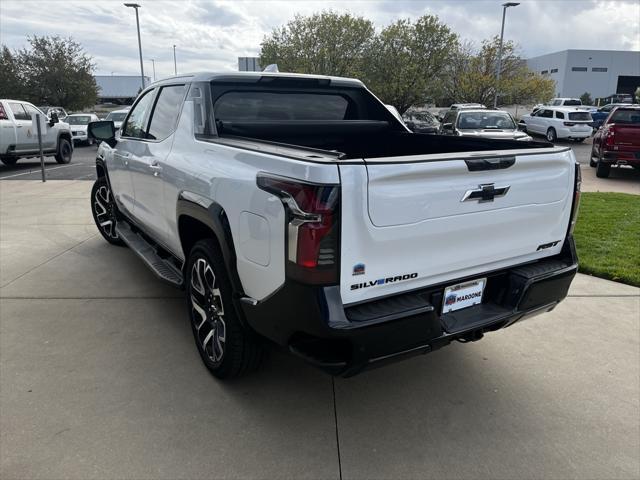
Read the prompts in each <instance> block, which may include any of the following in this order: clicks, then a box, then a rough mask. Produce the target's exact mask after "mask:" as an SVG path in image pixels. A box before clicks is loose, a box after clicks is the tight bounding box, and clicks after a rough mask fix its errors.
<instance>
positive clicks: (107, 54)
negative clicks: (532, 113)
mask: <svg viewBox="0 0 640 480" xmlns="http://www.w3.org/2000/svg"><path fill="white" fill-rule="evenodd" d="M137 2H138V3H140V4H141V5H142V8H141V9H140V24H141V30H142V48H143V55H144V59H145V73H148V74H149V75H150V74H151V60H150V59H152V58H153V59H155V63H156V74H157V76H158V78H161V77H163V76H167V75H171V74H173V53H172V52H173V49H172V45H174V44H176V45H177V56H178V71H179V72H187V71H196V70H235V69H236V68H237V57H238V56H253V55H257V53H258V52H259V50H260V42H261V41H262V39H263V38H264V35H265V34H267V33H268V32H270V31H271V30H272V29H273V28H274V27H277V26H280V25H282V24H284V23H286V22H287V21H288V20H289V19H291V18H292V17H293V16H294V15H295V14H296V13H300V14H303V15H306V14H311V13H314V12H317V11H321V10H323V9H324V10H328V9H330V10H334V11H338V12H350V13H352V14H356V15H361V16H364V17H367V18H369V19H371V20H372V21H373V22H374V23H375V24H376V26H377V27H378V28H382V27H384V26H385V25H387V24H388V23H390V22H392V21H394V20H397V19H399V18H416V17H419V16H420V15H424V14H427V13H428V14H435V15H438V16H439V17H440V19H441V20H442V21H443V22H445V23H446V24H448V25H449V26H450V27H451V28H452V29H453V30H454V31H455V32H457V33H458V34H459V35H460V36H461V38H462V39H465V40H470V41H472V42H475V43H479V42H480V41H481V40H482V39H485V38H488V37H491V36H493V35H497V34H499V33H500V21H501V13H502V7H501V4H502V3H503V2H504V0H502V1H493V0H430V1H426V0H397V1H394V0H351V1H321V2H319V1H300V0H298V1H293V0H291V1H289V0H277V1H275V0H274V1H268V0H263V1H256V0H253V1H242V0H236V1H218V0H207V1H205V0H202V1H195V0H193V1H191V0H174V1H168V0H137ZM33 34H37V35H44V34H49V35H61V36H72V37H73V38H74V39H76V40H77V41H79V42H80V43H82V44H83V46H84V47H85V49H86V50H87V52H88V53H90V54H91V55H93V56H94V58H95V61H96V65H97V69H96V72H97V73H99V74H107V75H108V74H110V73H111V72H113V73H114V74H133V75H135V74H137V73H138V72H139V63H138V50H137V38H136V28H135V14H134V11H133V10H132V9H128V8H125V7H124V6H123V2H122V1H116V0H102V1H101V0H94V1H91V0H84V1H82V0H71V1H62V0H49V1H39V0H0V42H1V43H2V44H5V45H7V46H9V47H10V48H20V47H22V46H24V45H25V43H26V37H27V35H33ZM505 38H506V39H509V40H514V41H515V42H517V43H518V44H519V45H520V47H521V53H522V55H523V56H525V57H530V56H535V55H540V54H544V53H549V52H553V51H557V50H564V49H568V48H574V49H607V50H608V49H612V50H640V1H639V0H521V5H520V6H518V7H515V8H510V9H509V10H508V13H507V23H506V29H505Z"/></svg>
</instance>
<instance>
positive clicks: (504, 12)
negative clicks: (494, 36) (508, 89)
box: [493, 2, 520, 109]
mask: <svg viewBox="0 0 640 480" xmlns="http://www.w3.org/2000/svg"><path fill="white" fill-rule="evenodd" d="M518 5H520V4H519V3H517V2H507V3H503V4H502V28H501V29H500V48H499V50H498V68H497V69H496V94H495V96H494V97H493V108H494V109H495V108H498V91H499V90H500V70H501V69H502V39H503V38H504V18H505V17H506V15H507V8H509V7H517V6H518Z"/></svg>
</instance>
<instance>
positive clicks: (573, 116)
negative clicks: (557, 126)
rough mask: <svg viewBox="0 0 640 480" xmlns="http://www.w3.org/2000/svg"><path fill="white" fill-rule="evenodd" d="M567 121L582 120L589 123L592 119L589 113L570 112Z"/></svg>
mask: <svg viewBox="0 0 640 480" xmlns="http://www.w3.org/2000/svg"><path fill="white" fill-rule="evenodd" d="M569 120H578V121H580V120H582V121H586V122H590V121H592V120H593V118H591V114H590V113H589V112H571V113H569Z"/></svg>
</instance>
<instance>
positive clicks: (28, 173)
mask: <svg viewBox="0 0 640 480" xmlns="http://www.w3.org/2000/svg"><path fill="white" fill-rule="evenodd" d="M81 165H82V164H77V165H62V166H60V167H52V168H45V173H46V172H48V171H50V170H58V169H59V168H67V167H80V166H81ZM39 171H40V170H39V169H38V170H29V171H28V172H22V173H16V174H15V175H6V176H4V177H0V180H2V179H3V178H14V177H19V176H20V175H33V174H34V173H38V172H39Z"/></svg>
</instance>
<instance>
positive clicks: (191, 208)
mask: <svg viewBox="0 0 640 480" xmlns="http://www.w3.org/2000/svg"><path fill="white" fill-rule="evenodd" d="M205 205H206V206H205ZM180 217H190V218H193V219H195V220H197V221H199V222H200V223H202V224H204V225H206V226H207V227H208V228H209V229H210V230H211V231H212V232H213V234H214V235H215V237H216V240H217V242H218V245H220V251H221V253H222V260H223V262H224V265H225V267H226V269H227V273H228V275H229V280H230V281H231V286H232V287H233V291H234V297H236V298H240V297H242V296H244V289H243V288H242V282H241V281H240V276H239V275H238V269H237V257H236V250H235V246H234V243H233V236H232V234H231V227H230V225H229V219H228V218H227V214H226V212H225V210H224V208H223V207H222V205H220V204H219V203H217V202H214V201H212V200H208V199H205V198H204V197H202V196H200V195H197V194H193V193H190V192H182V193H180V196H179V197H178V202H177V205H176V225H178V226H179V225H180ZM183 253H184V258H185V262H184V268H186V265H187V258H188V255H189V252H186V251H184V247H183ZM185 273H186V272H185Z"/></svg>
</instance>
